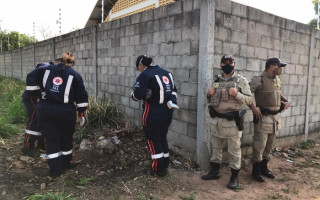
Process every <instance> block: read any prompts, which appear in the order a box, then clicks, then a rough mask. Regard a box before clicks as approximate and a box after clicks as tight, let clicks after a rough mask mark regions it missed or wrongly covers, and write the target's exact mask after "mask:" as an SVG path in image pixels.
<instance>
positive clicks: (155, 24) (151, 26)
mask: <svg viewBox="0 0 320 200" xmlns="http://www.w3.org/2000/svg"><path fill="white" fill-rule="evenodd" d="M159 30H160V22H159V21H151V22H147V32H148V33H151V32H157V31H159Z"/></svg>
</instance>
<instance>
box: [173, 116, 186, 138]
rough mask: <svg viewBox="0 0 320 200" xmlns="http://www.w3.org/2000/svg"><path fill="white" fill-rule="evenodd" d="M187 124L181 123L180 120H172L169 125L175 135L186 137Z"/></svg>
mask: <svg viewBox="0 0 320 200" xmlns="http://www.w3.org/2000/svg"><path fill="white" fill-rule="evenodd" d="M187 128H188V123H187V122H182V121H180V120H176V119H173V120H172V123H171V128H170V129H171V130H174V131H175V132H177V133H180V134H184V135H187Z"/></svg>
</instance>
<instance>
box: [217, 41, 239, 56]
mask: <svg viewBox="0 0 320 200" xmlns="http://www.w3.org/2000/svg"><path fill="white" fill-rule="evenodd" d="M240 48H241V45H240ZM214 53H215V54H223V52H222V42H221V41H219V40H215V41H214Z"/></svg>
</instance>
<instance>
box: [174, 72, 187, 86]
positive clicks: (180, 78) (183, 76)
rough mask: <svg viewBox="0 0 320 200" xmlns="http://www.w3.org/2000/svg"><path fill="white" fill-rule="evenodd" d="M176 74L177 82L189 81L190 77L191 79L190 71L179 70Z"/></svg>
mask: <svg viewBox="0 0 320 200" xmlns="http://www.w3.org/2000/svg"><path fill="white" fill-rule="evenodd" d="M174 74H176V76H175V77H174V80H175V81H178V82H180V83H182V82H188V81H189V77H190V70H189V69H177V70H175V71H174Z"/></svg>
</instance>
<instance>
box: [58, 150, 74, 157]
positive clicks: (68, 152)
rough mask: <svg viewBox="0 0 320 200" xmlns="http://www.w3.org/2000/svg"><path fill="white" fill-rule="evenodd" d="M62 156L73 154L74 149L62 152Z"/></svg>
mask: <svg viewBox="0 0 320 200" xmlns="http://www.w3.org/2000/svg"><path fill="white" fill-rule="evenodd" d="M61 153H62V155H64V156H66V155H69V154H72V149H71V150H70V151H61Z"/></svg>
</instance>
